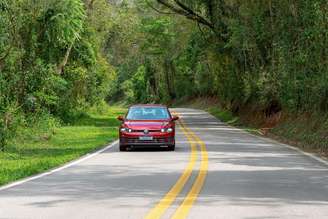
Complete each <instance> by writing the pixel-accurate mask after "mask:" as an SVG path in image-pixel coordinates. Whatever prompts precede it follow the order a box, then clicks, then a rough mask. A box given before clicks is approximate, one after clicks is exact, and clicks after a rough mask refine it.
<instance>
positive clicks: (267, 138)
mask: <svg viewBox="0 0 328 219" xmlns="http://www.w3.org/2000/svg"><path fill="white" fill-rule="evenodd" d="M189 109H193V108H189ZM195 110H199V109H195ZM202 111H204V112H206V113H208V114H209V115H210V116H212V117H213V118H215V119H216V120H217V121H219V122H221V123H223V124H225V125H227V126H229V127H231V128H234V129H237V130H240V131H241V132H243V133H245V134H247V135H249V136H253V137H256V138H258V139H261V140H263V141H266V142H270V143H274V144H277V145H282V146H284V147H286V148H289V149H291V150H294V151H297V152H299V153H301V154H303V155H305V156H307V157H310V158H312V159H314V160H316V161H318V162H319V163H321V164H324V165H327V166H328V160H327V159H325V158H321V157H319V156H318V155H316V154H313V153H309V152H305V151H303V150H302V149H300V148H297V147H296V146H291V145H288V144H284V143H282V142H279V141H277V140H274V139H271V138H269V137H264V136H259V135H254V134H251V133H249V132H247V131H246V130H244V129H241V128H237V127H235V126H232V125H229V124H227V123H225V122H223V121H221V120H220V119H218V118H216V117H215V116H213V115H212V114H210V113H209V112H207V111H205V110H202Z"/></svg>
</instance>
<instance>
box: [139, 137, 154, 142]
mask: <svg viewBox="0 0 328 219" xmlns="http://www.w3.org/2000/svg"><path fill="white" fill-rule="evenodd" d="M139 140H141V141H151V140H153V136H140V137H139Z"/></svg>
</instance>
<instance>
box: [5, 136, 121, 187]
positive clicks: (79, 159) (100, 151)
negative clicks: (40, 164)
mask: <svg viewBox="0 0 328 219" xmlns="http://www.w3.org/2000/svg"><path fill="white" fill-rule="evenodd" d="M117 143H118V140H115V141H114V142H112V143H111V144H109V145H107V146H106V147H104V148H102V149H99V150H97V151H95V152H93V153H91V154H90V153H88V154H86V155H84V156H82V157H80V158H78V159H77V160H73V161H70V162H68V163H67V164H64V165H63V166H60V167H57V168H54V169H51V170H49V171H47V172H44V173H40V174H37V175H35V176H31V177H27V178H25V179H22V180H18V181H15V182H13V183H9V184H7V185H4V186H0V191H3V190H6V189H9V188H12V187H15V186H18V185H21V184H23V183H26V182H29V181H32V180H36V179H39V178H41V177H44V176H48V175H51V174H53V173H56V172H58V171H61V170H64V169H66V168H68V167H71V166H74V165H76V164H78V163H81V162H83V161H85V160H87V159H90V158H92V157H94V156H96V155H98V154H100V153H102V152H104V151H106V150H107V149H109V148H111V147H113V146H114V145H116V144H117Z"/></svg>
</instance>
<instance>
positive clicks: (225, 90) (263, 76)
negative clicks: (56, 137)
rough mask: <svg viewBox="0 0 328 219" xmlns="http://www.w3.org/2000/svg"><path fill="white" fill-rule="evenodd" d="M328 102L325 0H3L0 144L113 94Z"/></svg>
mask: <svg viewBox="0 0 328 219" xmlns="http://www.w3.org/2000/svg"><path fill="white" fill-rule="evenodd" d="M204 96H211V97H217V98H218V99H219V100H220V103H221V105H222V106H223V107H225V108H227V109H230V110H232V111H234V112H238V111H239V110H240V109H242V108H243V107H246V106H248V107H249V106H252V107H253V108H256V109H258V110H259V111H262V112H264V113H265V114H272V113H276V112H278V111H281V110H283V111H288V112H292V113H293V112H314V111H316V112H323V113H326V112H327V110H328V2H327V1H326V0H311V1H308V0H277V1H273V0H245V1H241V0H134V1H132V0H130V1H128V0H123V1H118V0H117V1H115V0H17V1H16V0H15V1H14V0H0V145H1V146H2V147H4V146H5V145H6V142H7V141H8V139H10V138H11V137H12V136H14V135H15V134H16V132H17V128H18V127H20V126H23V127H28V126H29V125H31V124H32V123H37V121H39V120H42V121H43V123H46V124H47V125H49V126H51V125H53V123H57V122H58V123H62V122H64V123H65V122H70V121H71V120H72V119H74V117H75V116H76V115H78V114H79V113H80V112H83V110H85V109H87V108H88V107H91V106H94V105H101V104H104V101H105V102H117V101H121V102H126V103H135V102H144V103H149V102H152V103H168V104H170V103H173V102H176V101H181V100H186V99H190V98H195V97H204Z"/></svg>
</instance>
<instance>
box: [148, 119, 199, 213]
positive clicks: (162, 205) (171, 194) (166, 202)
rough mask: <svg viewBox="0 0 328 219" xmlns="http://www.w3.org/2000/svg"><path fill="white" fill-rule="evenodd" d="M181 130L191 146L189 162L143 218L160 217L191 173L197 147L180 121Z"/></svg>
mask: <svg viewBox="0 0 328 219" xmlns="http://www.w3.org/2000/svg"><path fill="white" fill-rule="evenodd" d="M180 127H181V130H182V131H183V133H184V135H185V136H186V137H187V139H188V141H189V143H190V147H191V154H190V158H189V162H188V165H187V167H186V168H185V169H184V171H183V173H182V175H181V176H180V178H179V179H178V181H177V182H176V183H175V185H174V186H173V187H172V188H171V189H170V191H169V192H168V193H167V194H166V195H165V196H164V197H163V198H162V199H161V200H160V202H159V203H158V204H157V205H156V206H155V207H154V208H153V209H152V210H151V211H150V212H149V213H148V214H147V216H146V217H145V219H157V218H160V217H161V216H162V215H163V214H164V213H165V211H166V210H167V209H168V208H169V207H170V206H171V204H172V203H173V202H174V201H175V199H176V197H177V196H178V195H179V194H180V192H181V191H182V189H183V187H184V186H185V184H186V182H187V181H188V179H189V178H190V176H191V174H192V170H193V168H194V166H195V163H196V160H197V147H196V144H195V142H193V139H192V137H191V136H190V134H189V133H188V132H187V130H186V128H185V126H184V125H182V123H181V122H180Z"/></svg>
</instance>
